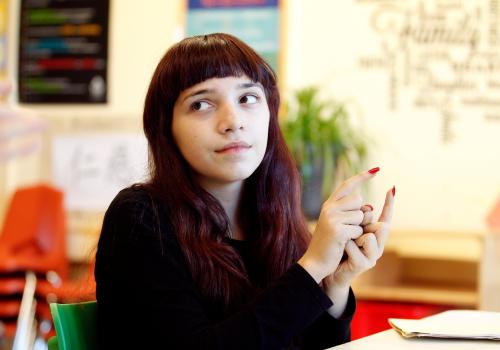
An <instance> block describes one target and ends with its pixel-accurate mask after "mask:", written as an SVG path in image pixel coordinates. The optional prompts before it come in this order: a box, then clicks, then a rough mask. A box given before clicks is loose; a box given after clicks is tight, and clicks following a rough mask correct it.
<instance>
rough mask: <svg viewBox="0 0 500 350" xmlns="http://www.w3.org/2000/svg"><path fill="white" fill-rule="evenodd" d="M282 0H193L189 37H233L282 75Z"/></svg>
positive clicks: (190, 8) (189, 14)
mask: <svg viewBox="0 0 500 350" xmlns="http://www.w3.org/2000/svg"><path fill="white" fill-rule="evenodd" d="M279 2H280V1H278V0H248V1H241V0H231V1H227V0H189V1H188V13H187V35H188V36H193V35H202V34H209V33H218V32H222V33H228V34H232V35H234V36H236V37H238V38H240V39H241V40H243V41H244V42H245V43H247V44H248V45H250V46H251V47H252V48H253V49H254V50H255V51H257V52H258V53H259V54H260V55H261V56H262V57H263V58H264V59H265V60H266V61H267V62H268V63H269V64H270V65H271V67H273V69H274V70H275V71H276V72H280V67H279V65H280V64H281V62H280V52H281V50H282V47H281V42H280V20H281V14H280V4H279Z"/></svg>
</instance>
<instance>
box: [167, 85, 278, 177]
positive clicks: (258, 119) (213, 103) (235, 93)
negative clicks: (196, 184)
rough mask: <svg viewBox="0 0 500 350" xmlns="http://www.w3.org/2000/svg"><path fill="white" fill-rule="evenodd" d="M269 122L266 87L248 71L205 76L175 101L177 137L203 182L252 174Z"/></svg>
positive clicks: (265, 142) (263, 143)
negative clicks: (226, 75)
mask: <svg viewBox="0 0 500 350" xmlns="http://www.w3.org/2000/svg"><path fill="white" fill-rule="evenodd" d="M268 127H269V108H268V105H267V100H266V95H265V93H264V89H263V87H262V86H261V85H260V84H259V83H254V82H252V81H251V80H250V79H249V78H248V77H247V76H241V77H226V78H212V79H208V80H205V81H203V82H201V83H199V84H196V85H193V86H191V87H190V88H188V89H186V90H184V91H183V92H182V93H181V94H180V95H179V97H178V98H177V101H176V102H175V105H174V112H173V122H172V133H173V136H174V139H175V142H176V144H177V146H178V147H179V150H180V152H181V154H182V156H183V157H184V158H185V159H186V161H187V162H188V163H189V165H190V166H191V168H192V169H193V170H194V171H195V173H196V174H197V175H198V179H199V181H200V184H201V185H202V186H204V187H207V186H219V185H224V184H229V183H234V182H238V181H240V182H241V181H243V180H244V179H246V178H248V177H249V176H250V175H252V173H253V172H254V171H255V169H257V167H258V166H259V164H260V162H261V161H262V158H263V157H264V153H265V151H266V146H267V133H268Z"/></svg>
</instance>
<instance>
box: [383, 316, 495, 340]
mask: <svg viewBox="0 0 500 350" xmlns="http://www.w3.org/2000/svg"><path fill="white" fill-rule="evenodd" d="M389 324H390V325H391V327H392V328H394V329H395V330H396V331H397V332H398V333H400V334H401V335H402V336H403V337H407V338H411V337H431V338H453V339H492V340H500V312H488V311H476V310H450V311H445V312H442V313H440V314H437V315H434V316H430V317H426V318H423V319H420V320H409V319H401V318H390V319H389Z"/></svg>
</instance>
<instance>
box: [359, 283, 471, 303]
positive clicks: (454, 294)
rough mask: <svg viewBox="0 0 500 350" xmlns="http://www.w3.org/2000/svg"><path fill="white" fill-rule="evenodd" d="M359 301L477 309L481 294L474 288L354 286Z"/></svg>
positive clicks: (400, 285)
mask: <svg viewBox="0 0 500 350" xmlns="http://www.w3.org/2000/svg"><path fill="white" fill-rule="evenodd" d="M353 290H354V293H355V294H356V297H357V298H358V299H370V300H385V301H388V300H390V301H403V302H422V303H431V304H443V305H454V306H459V307H463V308H476V307H477V306H478V305H479V293H478V292H477V291H476V290H475V289H473V288H466V287H454V288H450V287H443V286H434V285H404V284H399V285H394V286H378V285H357V284H354V285H353Z"/></svg>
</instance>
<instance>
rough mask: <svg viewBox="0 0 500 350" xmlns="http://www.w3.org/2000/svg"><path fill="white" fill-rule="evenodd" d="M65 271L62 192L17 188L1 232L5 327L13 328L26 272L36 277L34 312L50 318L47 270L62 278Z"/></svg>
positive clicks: (0, 312)
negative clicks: (35, 310) (35, 307)
mask: <svg viewBox="0 0 500 350" xmlns="http://www.w3.org/2000/svg"><path fill="white" fill-rule="evenodd" d="M68 270H69V263H68V259H67V256H66V219H65V212H64V205H63V193H62V192H61V191H59V190H57V189H55V188H53V187H51V186H48V185H36V186H31V187H26V188H20V189H18V190H17V191H16V192H15V193H14V195H13V197H12V199H11V202H10V205H9V207H8V209H7V212H6V216H5V221H4V226H3V230H2V232H1V234H0V295H1V296H2V297H1V298H0V319H3V321H4V323H5V325H6V326H7V328H6V329H7V330H9V329H13V327H12V324H13V323H14V324H15V319H16V317H17V314H18V313H19V307H20V303H21V295H22V292H23V289H24V285H25V279H24V275H25V273H26V272H27V271H33V272H35V273H36V274H37V275H38V277H39V278H38V280H39V281H38V283H37V292H36V294H37V295H36V296H37V299H38V300H39V303H38V304H37V315H38V317H39V319H49V320H50V310H49V307H48V302H47V299H48V293H49V292H50V293H52V294H53V293H54V291H55V290H56V288H55V287H54V288H52V287H50V286H51V283H50V282H49V281H47V280H46V276H47V273H48V272H49V271H53V272H55V273H56V274H57V275H58V276H59V277H58V278H59V279H60V280H64V279H66V277H67V276H68ZM53 272H52V275H53V274H54V273H53ZM49 275H50V274H49ZM47 285H49V287H48V286H47Z"/></svg>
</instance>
